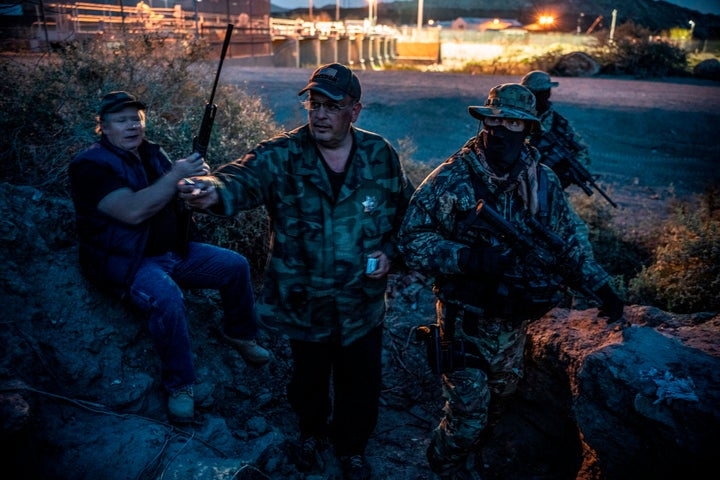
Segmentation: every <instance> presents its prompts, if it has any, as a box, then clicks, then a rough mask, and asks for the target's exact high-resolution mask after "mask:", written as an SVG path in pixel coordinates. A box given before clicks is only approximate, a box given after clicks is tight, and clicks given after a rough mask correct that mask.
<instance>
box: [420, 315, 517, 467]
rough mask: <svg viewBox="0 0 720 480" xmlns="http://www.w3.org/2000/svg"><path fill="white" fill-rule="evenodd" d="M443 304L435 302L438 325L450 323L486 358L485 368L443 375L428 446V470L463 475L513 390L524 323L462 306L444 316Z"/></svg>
mask: <svg viewBox="0 0 720 480" xmlns="http://www.w3.org/2000/svg"><path fill="white" fill-rule="evenodd" d="M444 307H445V306H444V305H443V304H442V303H441V302H438V306H437V312H438V321H439V322H440V325H445V323H444V322H445V321H454V322H455V338H458V339H462V340H463V341H464V342H465V345H466V350H468V347H470V348H472V349H473V350H477V352H476V354H478V355H480V356H481V357H482V358H484V360H485V361H486V362H487V367H486V370H487V371H484V370H483V369H480V368H465V369H463V370H456V371H454V372H450V373H446V374H443V376H442V382H443V396H444V398H445V406H444V409H443V412H444V414H443V418H442V419H441V421H440V424H439V425H438V426H437V428H435V430H434V431H433V433H432V437H431V440H430V446H429V447H428V450H427V457H428V461H429V463H430V468H431V469H432V471H433V472H434V473H436V474H438V475H439V476H440V478H445V477H447V478H465V477H463V472H468V473H470V472H472V471H473V470H474V468H473V466H472V458H473V456H474V453H475V451H476V450H477V448H478V447H479V445H480V444H481V442H482V439H483V438H484V434H485V435H486V434H487V433H488V432H486V429H488V426H489V425H490V426H491V425H492V424H494V423H495V422H496V421H497V416H498V415H499V412H496V411H495V407H496V406H497V405H499V404H501V402H502V399H503V398H506V397H508V396H510V395H512V394H513V393H514V392H515V391H516V390H517V385H518V383H519V381H520V379H521V378H522V376H523V351H524V349H525V340H526V338H527V326H528V321H521V322H509V321H507V320H504V319H501V318H483V316H482V315H481V314H478V313H471V312H468V311H466V310H463V309H460V311H458V312H454V313H453V316H454V317H456V318H454V319H451V318H445V315H446V309H445V308H444ZM452 310H455V309H452ZM468 327H469V328H468ZM467 478H471V477H467Z"/></svg>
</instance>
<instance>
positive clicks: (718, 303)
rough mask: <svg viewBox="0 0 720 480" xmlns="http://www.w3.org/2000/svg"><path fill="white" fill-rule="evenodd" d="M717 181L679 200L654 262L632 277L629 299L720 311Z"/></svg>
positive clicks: (671, 307)
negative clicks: (715, 183) (691, 199)
mask: <svg viewBox="0 0 720 480" xmlns="http://www.w3.org/2000/svg"><path fill="white" fill-rule="evenodd" d="M719 291H720V187H718V186H714V187H710V188H708V189H707V190H706V191H705V192H704V193H703V195H701V196H700V197H699V198H695V199H694V200H693V201H685V202H678V203H677V205H676V207H675V210H674V212H673V215H672V217H671V218H670V219H669V220H668V221H667V222H666V223H665V224H663V225H662V228H661V229H660V232H659V241H658V247H657V248H656V250H655V252H654V256H653V260H652V263H650V265H648V266H647V267H645V268H643V269H642V271H641V272H639V274H638V275H637V277H635V278H634V279H633V280H632V281H631V282H630V296H631V299H632V300H633V301H634V302H636V303H640V304H649V305H656V306H658V307H660V308H662V309H664V310H667V311H672V312H677V313H691V312H699V311H709V312H717V311H720V296H718V292H719Z"/></svg>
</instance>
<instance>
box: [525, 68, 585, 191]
mask: <svg viewBox="0 0 720 480" xmlns="http://www.w3.org/2000/svg"><path fill="white" fill-rule="evenodd" d="M520 84H521V85H523V86H524V87H526V88H527V89H528V90H530V91H531V92H532V93H533V94H534V95H535V108H536V109H537V114H538V119H539V120H540V126H541V127H542V129H541V130H538V131H536V132H534V133H533V135H532V136H531V137H530V144H531V145H532V146H533V147H535V148H537V149H538V151H539V152H540V155H541V157H542V158H541V161H542V162H543V163H544V164H545V165H547V166H548V167H550V168H552V169H553V171H554V172H555V174H556V175H557V176H558V178H559V179H560V183H561V184H562V186H563V188H567V187H568V186H569V185H571V184H572V183H574V182H573V181H572V177H570V175H568V172H567V170H568V167H567V159H566V158H563V153H565V154H572V155H573V156H574V159H575V160H577V161H578V162H579V163H580V164H581V165H583V166H588V165H590V153H589V152H588V148H587V146H586V145H585V144H584V143H582V142H581V141H580V138H579V136H578V135H577V133H576V132H575V129H574V128H573V126H572V125H571V124H570V122H569V121H568V119H567V118H565V117H564V116H562V115H561V114H560V113H558V111H557V110H555V108H554V107H553V103H552V102H551V101H550V96H551V94H552V91H551V89H552V88H554V87H557V86H558V85H559V83H558V82H553V81H552V80H551V79H550V75H548V74H547V73H546V72H543V71H542V70H533V71H532V72H529V73H528V74H526V75H525V76H524V77H522V79H521V80H520ZM557 143H560V144H561V146H562V147H563V149H553V148H552V147H553V145H555V144H557Z"/></svg>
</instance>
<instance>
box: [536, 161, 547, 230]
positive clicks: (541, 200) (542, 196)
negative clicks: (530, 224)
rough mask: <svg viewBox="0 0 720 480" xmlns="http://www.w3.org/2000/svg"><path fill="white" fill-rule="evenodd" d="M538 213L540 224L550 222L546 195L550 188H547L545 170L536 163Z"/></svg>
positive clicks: (543, 224)
mask: <svg viewBox="0 0 720 480" xmlns="http://www.w3.org/2000/svg"><path fill="white" fill-rule="evenodd" d="M537 170H538V193H537V194H538V213H537V218H538V221H539V222H540V225H542V226H547V225H548V224H549V223H550V206H549V203H550V202H549V201H548V196H549V195H550V189H549V188H548V176H547V171H545V169H544V168H543V167H542V166H541V165H538V169H537Z"/></svg>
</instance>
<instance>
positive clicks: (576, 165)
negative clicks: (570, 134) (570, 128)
mask: <svg viewBox="0 0 720 480" xmlns="http://www.w3.org/2000/svg"><path fill="white" fill-rule="evenodd" d="M536 143H537V144H536V145H535V143H533V144H534V145H535V147H536V148H537V149H538V150H539V151H540V153H541V154H542V160H541V161H542V163H544V164H545V165H547V166H548V167H550V168H552V169H553V171H554V172H555V173H556V174H557V175H558V177H560V180H561V182H562V184H563V187H567V185H569V184H571V183H572V184H575V185H577V186H578V187H580V188H581V189H582V190H583V191H584V192H585V194H586V195H588V196H590V195H592V194H593V190H592V189H593V188H594V189H595V190H597V191H598V192H599V193H600V195H602V196H603V197H604V198H605V200H607V201H608V202H609V203H610V205H612V206H613V207H615V208H617V204H616V203H615V202H613V201H612V199H610V197H609V196H608V194H607V193H605V192H604V191H603V189H602V188H600V186H599V185H598V184H597V183H595V178H594V177H593V175H592V174H591V173H590V172H589V171H588V169H587V168H585V167H584V166H583V165H582V164H581V163H580V162H578V161H577V159H576V158H575V157H576V155H577V153H578V152H579V151H580V149H581V148H582V147H581V145H579V144H578V143H577V142H575V141H573V140H571V139H569V138H564V137H561V136H560V135H555V134H554V133H553V132H552V131H550V132H547V133H545V134H543V135H542V136H541V137H540V139H539V141H537V142H536Z"/></svg>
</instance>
